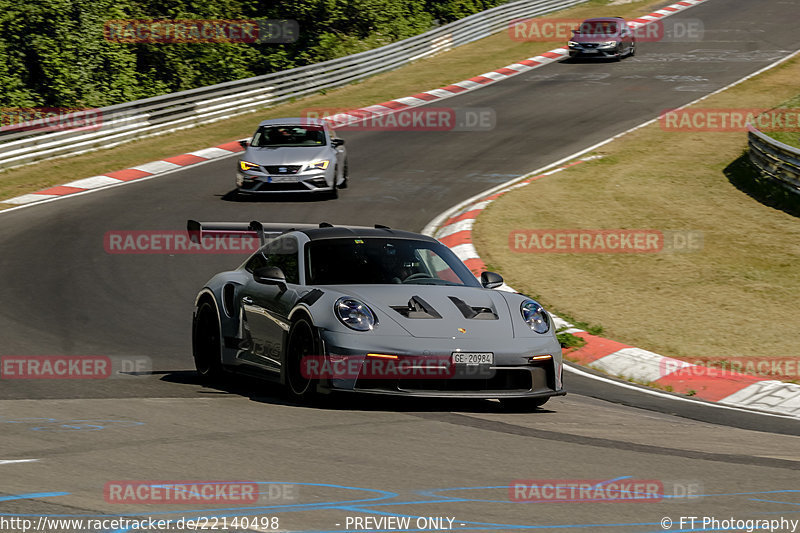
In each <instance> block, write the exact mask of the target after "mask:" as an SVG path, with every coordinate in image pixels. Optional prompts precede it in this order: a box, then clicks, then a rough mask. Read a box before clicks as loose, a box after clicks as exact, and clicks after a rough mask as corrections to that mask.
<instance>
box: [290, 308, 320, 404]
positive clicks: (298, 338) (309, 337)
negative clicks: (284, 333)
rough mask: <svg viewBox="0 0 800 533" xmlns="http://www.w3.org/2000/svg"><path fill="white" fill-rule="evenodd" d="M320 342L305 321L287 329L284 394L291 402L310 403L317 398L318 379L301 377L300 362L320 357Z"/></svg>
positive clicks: (300, 320)
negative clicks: (304, 359)
mask: <svg viewBox="0 0 800 533" xmlns="http://www.w3.org/2000/svg"><path fill="white" fill-rule="evenodd" d="M320 344H321V343H320V342H319V338H318V337H317V333H316V331H315V329H314V326H313V325H311V323H310V322H309V321H308V320H307V319H305V318H300V319H298V320H296V321H295V322H294V323H293V324H292V326H291V328H289V336H288V340H287V343H286V374H285V377H286V392H287V394H288V396H289V398H290V399H291V400H294V401H296V402H299V403H309V402H312V401H313V400H314V399H316V397H317V384H318V383H319V380H318V379H313V378H308V377H305V376H303V373H302V370H301V369H302V362H303V358H304V357H307V356H320V355H322V354H320V353H319V352H320V349H319V347H320Z"/></svg>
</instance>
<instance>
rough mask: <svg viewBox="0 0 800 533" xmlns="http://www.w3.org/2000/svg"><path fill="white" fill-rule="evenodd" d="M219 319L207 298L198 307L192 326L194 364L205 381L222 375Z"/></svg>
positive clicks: (216, 378) (213, 379)
mask: <svg viewBox="0 0 800 533" xmlns="http://www.w3.org/2000/svg"><path fill="white" fill-rule="evenodd" d="M220 348H221V343H220V335H219V320H218V318H217V310H216V308H215V307H214V304H213V303H211V302H210V301H208V300H206V301H204V302H203V303H201V304H200V306H199V307H198V308H197V315H196V316H195V319H194V324H193V327H192V352H193V355H194V366H195V368H196V369H197V374H198V376H200V379H201V380H203V381H205V382H210V381H215V380H218V379H219V378H221V377H222V359H221V350H220Z"/></svg>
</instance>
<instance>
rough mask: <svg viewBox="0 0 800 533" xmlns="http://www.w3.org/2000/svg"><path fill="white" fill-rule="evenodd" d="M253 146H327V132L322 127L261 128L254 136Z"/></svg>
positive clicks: (288, 126)
mask: <svg viewBox="0 0 800 533" xmlns="http://www.w3.org/2000/svg"><path fill="white" fill-rule="evenodd" d="M251 144H252V146H255V147H257V148H264V147H268V146H269V147H286V146H325V132H324V131H323V129H322V126H316V125H311V124H307V125H287V126H261V127H260V128H258V131H256V133H255V135H253V142H252V143H251Z"/></svg>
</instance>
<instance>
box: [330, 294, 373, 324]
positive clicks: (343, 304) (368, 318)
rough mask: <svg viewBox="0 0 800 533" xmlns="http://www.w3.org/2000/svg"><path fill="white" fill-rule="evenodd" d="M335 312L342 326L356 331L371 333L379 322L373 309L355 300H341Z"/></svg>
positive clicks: (334, 307) (337, 303) (334, 306)
mask: <svg viewBox="0 0 800 533" xmlns="http://www.w3.org/2000/svg"><path fill="white" fill-rule="evenodd" d="M333 310H334V312H335V313H336V318H338V319H339V321H340V322H341V323H342V324H344V325H345V326H347V327H348V328H350V329H354V330H356V331H370V330H371V329H372V328H373V327H375V323H376V322H378V319H377V318H375V314H374V313H373V312H372V309H370V308H369V307H368V306H367V304H365V303H363V302H360V301H358V300H356V299H355V298H349V297H347V296H345V297H342V298H339V299H338V300H336V303H335V304H334V305H333Z"/></svg>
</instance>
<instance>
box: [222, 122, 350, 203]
mask: <svg viewBox="0 0 800 533" xmlns="http://www.w3.org/2000/svg"><path fill="white" fill-rule="evenodd" d="M240 144H241V145H242V146H243V147H244V148H245V151H244V152H243V153H242V155H241V157H240V159H239V161H238V163H237V172H236V188H237V191H238V192H240V193H253V194H260V193H327V194H330V195H332V196H334V197H335V196H336V195H337V192H336V191H337V189H344V188H345V187H347V176H348V168H347V151H346V150H345V148H344V140H343V139H339V138H338V137H336V134H335V132H334V131H333V130H331V129H330V128H329V127H328V125H327V123H326V122H325V121H324V120H319V119H308V118H281V119H271V120H265V121H263V122H261V123H260V124H259V125H258V129H257V130H256V132H255V134H254V135H253V138H252V139H251V140H250V141H241V143H240Z"/></svg>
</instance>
